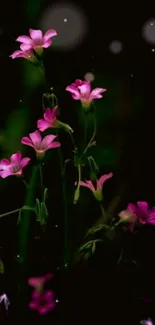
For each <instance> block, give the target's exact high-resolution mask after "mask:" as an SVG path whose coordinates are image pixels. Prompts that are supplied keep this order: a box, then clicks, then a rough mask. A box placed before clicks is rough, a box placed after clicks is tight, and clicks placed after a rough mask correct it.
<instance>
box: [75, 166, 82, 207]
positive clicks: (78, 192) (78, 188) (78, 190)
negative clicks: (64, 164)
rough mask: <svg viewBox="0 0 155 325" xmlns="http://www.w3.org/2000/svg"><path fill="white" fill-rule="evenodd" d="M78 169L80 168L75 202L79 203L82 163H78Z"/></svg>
mask: <svg viewBox="0 0 155 325" xmlns="http://www.w3.org/2000/svg"><path fill="white" fill-rule="evenodd" d="M77 169H78V181H77V188H76V190H75V194H74V204H76V203H77V201H78V199H79V196H80V182H81V165H80V164H78V166H77Z"/></svg>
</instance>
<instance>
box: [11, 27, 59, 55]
mask: <svg viewBox="0 0 155 325" xmlns="http://www.w3.org/2000/svg"><path fill="white" fill-rule="evenodd" d="M29 34H30V36H26V35H21V36H19V37H18V38H17V39H16V41H17V42H20V43H22V44H24V45H26V46H27V47H28V48H29V49H30V48H31V49H33V50H35V51H36V52H37V53H39V54H40V53H41V52H42V50H43V48H48V47H49V46H50V45H51V44H52V38H53V37H54V36H56V35H57V32H56V31H55V30H54V29H49V30H48V31H47V32H46V33H45V34H44V35H43V33H42V31H41V30H39V29H31V28H30V29H29Z"/></svg>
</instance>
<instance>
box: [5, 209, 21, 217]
mask: <svg viewBox="0 0 155 325" xmlns="http://www.w3.org/2000/svg"><path fill="white" fill-rule="evenodd" d="M21 209H22V208H20V209H16V210H12V211H10V212H6V213H3V214H0V218H2V217H5V216H8V215H9V214H13V213H16V212H19V211H20V210H21Z"/></svg>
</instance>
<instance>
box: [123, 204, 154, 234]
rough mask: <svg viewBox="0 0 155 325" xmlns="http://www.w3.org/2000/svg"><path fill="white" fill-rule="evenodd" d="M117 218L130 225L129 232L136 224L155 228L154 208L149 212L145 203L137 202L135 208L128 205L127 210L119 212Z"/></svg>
mask: <svg viewBox="0 0 155 325" xmlns="http://www.w3.org/2000/svg"><path fill="white" fill-rule="evenodd" d="M119 216H120V218H121V219H122V220H124V221H127V222H129V223H131V228H132V229H131V230H133V227H134V225H135V223H136V222H137V223H139V224H151V225H153V226H155V208H153V209H150V210H149V205H148V203H147V202H143V201H138V202H137V206H136V205H135V204H132V203H129V204H128V206H127V209H126V210H124V211H122V212H120V214H119Z"/></svg>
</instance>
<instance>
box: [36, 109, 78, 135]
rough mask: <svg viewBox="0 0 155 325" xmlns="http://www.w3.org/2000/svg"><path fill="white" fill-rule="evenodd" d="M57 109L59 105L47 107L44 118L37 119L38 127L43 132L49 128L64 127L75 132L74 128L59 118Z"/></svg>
mask: <svg viewBox="0 0 155 325" xmlns="http://www.w3.org/2000/svg"><path fill="white" fill-rule="evenodd" d="M57 110H58V106H55V107H54V108H52V109H51V108H46V110H45V113H44V115H43V116H44V119H41V120H38V121H37V128H38V129H39V130H40V131H41V132H43V131H45V130H47V129H49V128H64V129H65V130H66V131H68V132H71V133H72V132H73V130H72V128H71V127H70V126H69V125H68V124H66V123H62V122H61V121H58V120H57Z"/></svg>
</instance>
